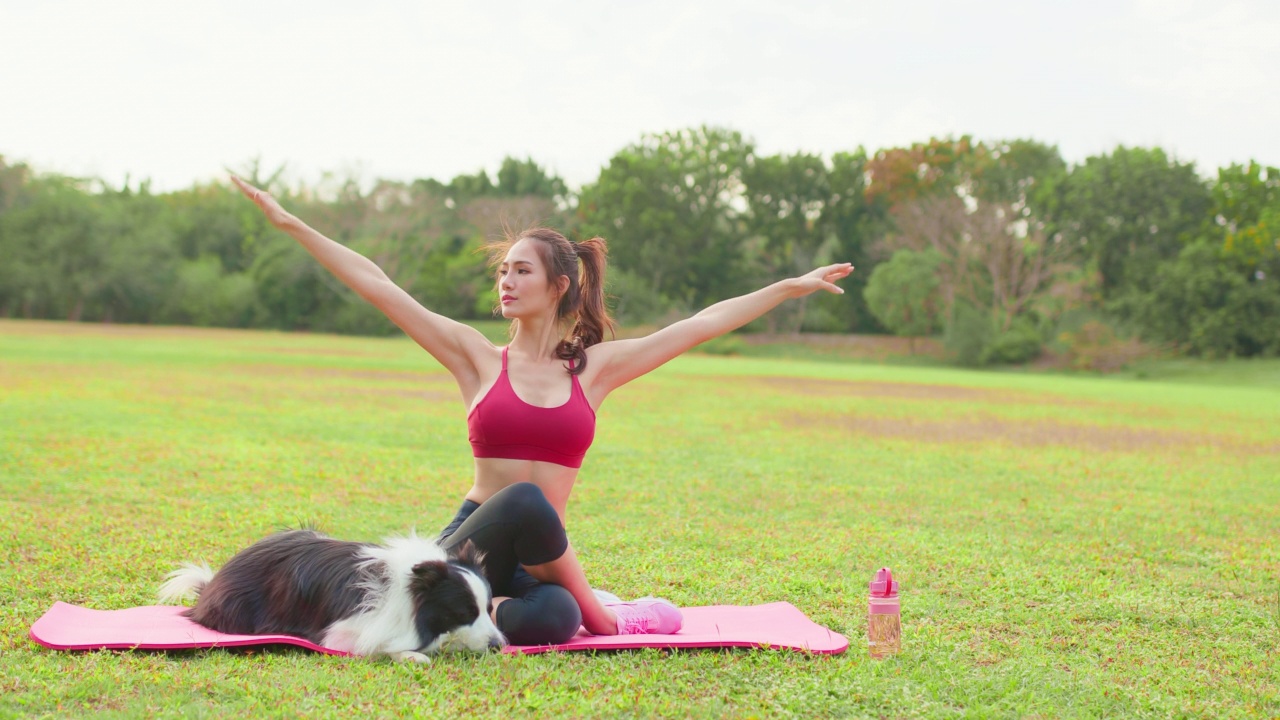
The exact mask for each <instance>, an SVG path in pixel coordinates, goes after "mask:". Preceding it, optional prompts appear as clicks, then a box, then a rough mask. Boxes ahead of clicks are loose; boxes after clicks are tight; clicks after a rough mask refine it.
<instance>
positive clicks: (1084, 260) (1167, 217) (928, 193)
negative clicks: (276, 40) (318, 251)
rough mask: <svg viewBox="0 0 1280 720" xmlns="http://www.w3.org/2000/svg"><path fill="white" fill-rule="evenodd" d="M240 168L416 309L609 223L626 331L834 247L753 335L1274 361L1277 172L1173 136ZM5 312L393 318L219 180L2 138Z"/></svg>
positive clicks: (212, 321) (474, 306)
mask: <svg viewBox="0 0 1280 720" xmlns="http://www.w3.org/2000/svg"><path fill="white" fill-rule="evenodd" d="M243 174H244V175H245V176H247V179H249V180H250V181H251V182H254V183H255V184H259V185H260V186H263V187H266V188H268V189H269V190H271V191H272V192H273V193H274V194H275V195H276V196H277V197H278V198H280V199H281V201H282V202H283V203H284V204H285V206H286V207H288V208H289V209H290V210H291V211H293V212H294V213H295V214H297V215H298V216H300V217H302V218H303V219H304V220H306V221H307V222H308V223H310V224H312V225H313V226H315V227H316V228H318V229H320V230H321V231H322V232H325V233H326V234H328V235H329V236H330V237H333V238H334V239H336V240H338V241H340V242H342V243H344V244H346V245H348V246H350V247H352V248H353V249H355V250H356V251H358V252H361V253H363V254H365V255H366V256H368V257H370V258H372V259H373V260H374V261H375V262H377V263H378V264H379V265H380V266H381V267H382V268H383V269H384V270H385V271H386V272H387V274H388V275H389V276H391V278H392V279H393V280H395V281H396V282H397V283H398V284H400V285H401V286H402V287H404V288H405V289H406V290H408V291H409V292H410V293H411V294H413V295H414V296H415V297H417V298H418V299H419V300H420V301H422V302H423V303H424V304H425V305H426V306H427V307H430V308H432V309H433V310H436V311H438V312H441V313H443V314H446V315H448V316H450V317H454V318H458V319H463V320H465V319H478V318H486V317H492V316H493V312H494V297H493V292H492V278H491V276H490V275H489V274H488V273H487V272H486V270H485V267H484V259H483V257H482V255H481V254H480V253H478V252H477V250H478V249H479V248H480V247H481V246H482V245H483V244H484V243H486V242H488V241H490V240H492V239H494V238H495V237H496V236H497V235H498V234H500V233H501V231H502V229H503V227H510V228H515V229H519V228H520V227H523V226H527V225H530V224H546V225H550V226H552V227H556V228H558V229H561V230H562V231H564V232H566V234H567V235H569V236H570V237H575V238H586V237H590V236H592V235H600V236H602V237H604V238H606V239H607V240H608V242H609V248H610V259H611V270H610V272H611V279H610V285H609V288H608V290H609V292H610V294H611V295H612V303H613V307H614V311H615V313H616V314H617V316H618V317H619V319H620V320H622V321H623V322H624V323H626V324H630V325H637V324H661V323H664V322H668V321H670V320H672V319H675V318H678V317H681V316H684V315H687V314H688V313H690V312H692V311H695V310H697V309H699V308H701V307H704V306H706V305H708V304H710V303H712V302H715V301H717V300H720V299H723V298H726V297H730V296H733V295H736V294H739V293H743V292H747V291H750V290H752V289H755V288H757V287H759V286H761V285H763V284H765V283H767V282H770V281H772V280H776V279H779V278H783V277H789V276H792V275H795V274H798V273H802V272H806V271H808V270H810V269H812V268H813V267H815V266H817V265H820V264H824V263H827V262H835V261H849V262H853V263H854V264H855V265H856V266H857V268H858V270H857V272H856V273H855V274H854V275H853V276H851V277H850V278H849V280H848V281H846V285H845V289H846V293H845V294H844V295H839V296H837V295H827V294H820V295H817V296H813V297H811V298H809V299H807V300H806V301H801V302H797V303H793V304H789V305H784V306H783V307H781V308H779V310H777V311H774V312H773V313H771V314H769V315H768V316H766V317H765V318H763V319H761V320H760V321H758V322H757V323H755V324H754V325H753V326H752V328H751V329H756V330H767V331H773V332H795V331H808V332H841V333H843V332H857V333H883V332H891V333H895V334H900V335H907V336H921V335H940V336H942V337H943V338H945V340H946V345H947V347H948V348H950V350H951V353H952V355H953V356H954V357H955V359H956V360H957V361H959V362H962V363H965V364H974V365H981V364H987V363H1007V362H1021V361H1025V360H1028V359H1030V358H1033V357H1035V356H1037V355H1038V354H1039V353H1040V352H1041V350H1042V348H1043V347H1044V346H1045V345H1046V344H1054V343H1061V342H1064V341H1067V342H1073V343H1075V345H1077V346H1081V347H1084V346H1097V345H1099V344H1103V345H1105V344H1106V343H1108V342H1118V341H1119V339H1122V338H1130V337H1132V338H1141V339H1143V340H1145V341H1147V342H1151V343H1158V344H1160V345H1161V346H1163V347H1166V348H1168V349H1170V350H1172V351H1174V352H1180V353H1187V354H1195V355H1204V356H1254V355H1277V354H1280V170H1277V169H1276V168H1273V167H1264V166H1261V165H1259V164H1257V163H1249V164H1247V165H1239V164H1237V165H1232V166H1230V167H1227V168H1222V169H1219V170H1218V171H1217V174H1216V177H1214V178H1212V179H1208V180H1206V179H1205V178H1203V177H1202V176H1201V175H1200V174H1199V172H1198V171H1197V169H1196V168H1195V167H1194V165H1193V164H1192V163H1186V162H1180V161H1178V160H1177V159H1176V158H1173V157H1170V156H1169V155H1167V154H1166V153H1165V152H1163V151H1162V150H1161V149H1159V148H1140V147H1118V148H1116V149H1115V150H1113V151H1111V152H1110V153H1107V154H1103V155H1097V156H1094V157H1090V158H1087V159H1086V160H1085V161H1083V162H1081V163H1079V164H1076V165H1069V164H1068V163H1066V162H1065V161H1064V160H1063V158H1062V157H1061V155H1060V154H1059V152H1058V150H1057V148H1056V147H1054V146H1051V145H1046V144H1043V143H1040V142H1037V141H1033V140H1011V141H979V140H974V139H973V138H970V137H961V138H946V139H933V140H930V141H928V142H921V143H916V144H913V145H911V146H908V147H894V148H887V149H882V150H878V151H876V152H873V153H868V152H867V151H865V150H863V149H858V150H854V151H850V152H840V153H835V154H834V155H832V156H830V157H823V156H819V155H814V154H808V153H794V154H777V155H764V154H761V153H759V152H757V151H756V149H755V147H754V144H753V143H752V142H751V141H750V140H749V139H748V138H745V137H744V136H743V135H742V134H741V133H739V132H735V131H732V130H728V129H723V128H714V127H700V128H690V129H684V130H678V131H672V132H667V133H660V134H652V135H646V136H644V137H642V138H641V139H640V140H639V141H637V142H635V143H633V144H631V145H628V146H627V147H625V148H623V149H622V150H620V151H619V152H618V153H617V154H615V155H614V156H613V157H612V158H611V159H610V160H609V162H608V164H607V165H605V166H604V167H603V168H602V169H601V171H600V174H599V176H598V177H597V178H596V179H595V180H594V181H592V182H590V183H587V184H586V185H584V186H583V187H582V188H580V189H579V190H578V191H576V192H573V191H571V190H570V189H569V188H568V187H567V185H566V184H565V182H564V181H563V180H562V179H561V178H559V177H556V176H555V175H554V174H553V173H551V172H549V171H548V170H547V169H546V168H544V167H542V166H540V165H539V164H537V163H536V162H534V161H532V160H529V159H524V160H521V159H516V158H507V159H506V160H504V161H503V163H502V165H501V167H500V168H499V170H498V172H497V173H496V175H495V176H494V177H490V176H489V174H488V173H486V172H484V171H480V172H477V173H475V174H464V175H459V176H457V177H455V178H453V179H451V180H449V181H448V182H443V181H439V180H435V179H430V178H426V179H418V180H414V181H412V182H401V181H389V180H379V181H377V182H375V183H373V185H372V186H371V187H368V188H362V186H361V184H360V183H358V182H356V181H355V180H354V179H351V178H340V177H335V176H326V177H325V178H324V179H322V180H321V181H320V182H319V183H316V184H313V185H308V184H305V183H303V184H294V185H289V184H286V183H285V182H283V181H282V179H281V177H282V171H281V170H276V171H274V172H268V171H266V170H264V169H263V168H261V167H260V166H258V165H257V164H253V163H251V164H250V165H249V166H248V167H247V168H245V169H244V170H243ZM0 257H2V258H3V261H2V262H0V316H3V317H23V318H58V319H68V320H80V321H102V322H129V323H165V324H194V325H208V326H223V327H260V328H277V329H286V330H294V329H306V330H314V331H329V332H341V333H362V334H383V333H390V332H394V328H393V327H392V326H391V325H390V324H389V323H388V322H387V321H386V319H385V318H383V317H382V316H381V314H379V313H378V312H377V311H376V310H374V309H372V308H371V307H369V306H367V305H366V304H365V303H364V302H363V301H361V300H360V299H359V298H358V297H356V296H355V295H354V293H352V292H350V291H349V290H347V289H346V288H345V287H343V286H341V284H340V283H338V282H337V281H336V280H334V279H333V278H332V277H331V276H329V275H328V274H327V272H325V271H324V269H323V268H322V267H320V266H319V265H318V264H317V263H315V262H314V261H313V260H312V259H311V258H310V256H309V255H307V253H306V252H305V251H304V250H302V249H301V247H300V246H298V245H297V243H295V242H294V241H293V240H291V239H290V238H288V237H287V236H285V235H284V234H282V233H279V232H277V231H275V230H274V229H273V228H271V227H270V226H268V225H267V224H266V222H265V221H264V220H263V218H262V216H261V214H260V213H259V212H258V211H257V209H256V208H255V207H254V206H253V205H251V204H250V203H248V202H245V201H244V200H243V198H242V197H240V196H239V195H238V193H236V192H235V190H234V189H233V188H232V187H231V186H230V184H229V183H226V182H215V183H211V184H202V185H196V186H193V187H191V188H189V189H185V190H180V191H176V192H168V193H154V192H152V191H151V190H150V188H149V187H148V184H147V183H145V182H143V183H140V184H137V185H136V186H135V185H132V184H130V183H128V182H126V183H125V184H124V185H123V186H122V187H113V186H110V185H108V184H106V183H104V182H102V181H100V180H96V179H84V178H70V177H65V176H59V175H55V174H49V173H38V172H36V171H34V170H33V169H32V168H30V167H28V166H27V165H24V164H11V163H6V162H5V161H4V159H3V157H0Z"/></svg>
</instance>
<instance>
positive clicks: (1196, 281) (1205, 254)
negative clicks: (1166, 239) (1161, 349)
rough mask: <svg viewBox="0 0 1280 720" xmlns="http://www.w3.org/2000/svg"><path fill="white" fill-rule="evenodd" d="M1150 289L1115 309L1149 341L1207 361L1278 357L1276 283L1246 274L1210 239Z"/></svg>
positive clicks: (1167, 268) (1164, 267)
mask: <svg viewBox="0 0 1280 720" xmlns="http://www.w3.org/2000/svg"><path fill="white" fill-rule="evenodd" d="M1152 275H1153V279H1152V282H1151V283H1150V289H1149V290H1145V291H1135V292H1132V293H1130V294H1128V295H1126V296H1125V297H1124V298H1122V299H1121V300H1120V301H1119V302H1118V303H1117V307H1118V308H1119V309H1120V310H1121V312H1122V313H1123V314H1124V315H1125V316H1126V317H1128V318H1129V319H1131V320H1133V321H1135V322H1136V324H1137V325H1138V326H1139V327H1140V328H1142V331H1143V334H1144V335H1145V336H1146V337H1148V338H1149V339H1153V340H1158V341H1164V342H1170V343H1173V344H1175V345H1176V346H1178V347H1179V348H1181V349H1183V350H1185V351H1187V352H1190V353H1192V354H1196V355H1205V356H1210V357H1223V356H1241V357H1244V356H1250V355H1276V354H1280V282H1277V281H1276V280H1275V279H1274V278H1263V279H1259V278H1256V277H1254V276H1251V275H1250V273H1249V271H1248V268H1247V267H1245V266H1243V265H1242V264H1241V263H1239V262H1237V261H1236V260H1235V259H1233V258H1231V257H1230V256H1229V255H1228V254H1227V253H1226V252H1225V251H1224V250H1223V248H1222V247H1221V246H1220V245H1217V244H1216V243H1215V242H1213V241H1211V240H1208V239H1201V240H1198V241H1196V242H1193V243H1191V244H1189V245H1188V246H1187V247H1185V248H1183V250H1182V251H1181V252H1180V253H1179V254H1178V257H1177V258H1175V259H1174V260H1171V261H1166V262H1164V263H1161V264H1160V266H1159V267H1157V268H1156V269H1155V271H1154V272H1153V273H1152Z"/></svg>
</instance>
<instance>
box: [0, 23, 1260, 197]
mask: <svg viewBox="0 0 1280 720" xmlns="http://www.w3.org/2000/svg"><path fill="white" fill-rule="evenodd" d="M1277 38H1280V2H1276V1H1275V0H1243V1H1239V2H1236V1H1232V0H1221V1H1212V0H1210V1H1200V0H1159V1H1147V0H1109V1H1104V2H1095V1H1094V0H1072V1H1067V0H1039V1H1037V0H1020V1H1017V2H1003V1H997V0H971V1H970V2H955V1H948V0H927V1H917V2H911V1H903V2H884V1H883V0H878V1H876V2H864V1H862V0H857V1H854V0H846V1H845V2H829V3H828V2H803V1H801V0H796V1H794V2H772V1H769V0H713V1H708V2H700V1H698V0H678V1H674V2H667V1H662V2H640V1H636V2H603V1H599V0H597V1H596V2H567V1H556V0H551V1H544V2H510V1H509V0H501V1H498V2H480V1H477V2H470V3H468V2H458V1H454V2H448V3H437V2H427V1H425V0H420V1H413V0H389V1H382V0H365V1H364V2H333V1H331V0H308V1H306V2H274V1H273V0H252V1H249V2H242V1H240V0H228V1H225V2H205V1H201V0H190V1H188V0H163V1H162V2H150V1H145V2H144V1H135V0H122V1H121V2H117V3H109V2H101V0H91V1H88V2H85V1H63V0H41V1H39V2H36V1H34V0H0V155H3V156H5V158H6V160H7V161H9V162H11V163H12V162H27V163H29V164H31V165H32V166H34V167H35V169H36V170H38V171H51V172H61V173H68V174H73V175H96V176H99V177H102V178H104V179H106V180H108V181H110V182H112V183H113V184H119V183H120V181H121V180H122V179H123V178H124V177H125V175H126V174H130V175H131V176H132V178H133V180H134V181H135V183H136V181H138V180H140V179H144V178H149V179H151V180H152V183H153V187H154V188H155V189H157V190H162V191H164V190H172V189H178V188H183V187H189V186H190V185H191V184H193V183H194V182H197V181H199V182H205V181H209V180H212V179H214V178H215V177H221V172H222V168H224V167H233V168H238V167H243V166H244V165H245V164H246V162H247V161H248V160H249V159H251V158H254V157H260V158H261V159H262V161H263V163H264V164H265V165H266V166H267V167H275V166H279V165H281V164H287V167H288V168H289V173H288V176H289V177H291V178H292V179H294V180H303V181H306V182H315V181H318V180H319V179H320V176H321V173H322V172H324V171H333V172H337V173H340V174H343V173H346V174H354V175H355V176H356V177H358V178H360V179H362V180H363V181H365V182H368V181H370V180H372V179H374V178H394V179H401V180H410V179H413V178H418V177H435V178H438V179H441V180H448V179H449V178H451V177H452V176H454V175H456V174H458V173H461V172H474V171H476V170H479V169H481V168H483V169H487V170H489V171H490V172H492V171H493V170H495V169H496V168H497V166H498V164H499V163H500V161H501V159H502V158H503V157H504V156H506V155H512V156H517V157H531V158H533V159H534V160H536V161H538V162H539V163H542V164H543V165H545V166H547V167H549V168H551V169H552V170H554V171H556V172H558V173H559V174H560V175H562V176H563V177H564V178H565V179H566V180H568V181H569V183H570V184H571V185H573V186H575V187H576V186H579V185H580V184H582V183H584V182H588V181H590V180H592V179H594V178H595V177H596V175H597V174H598V172H599V170H600V168H601V166H603V165H604V164H606V163H607V162H608V160H609V158H610V157H611V156H612V155H613V154H614V153H615V152H617V151H618V150H620V149H621V148H622V147H624V146H625V145H627V144H629V143H632V142H635V141H636V140H638V139H639V138H640V137H641V135H642V134H644V133H648V132H661V131H664V130H671V129H677V128H683V127H689V126H695V125H700V124H712V125H721V126H727V127H730V128H733V129H736V130H740V131H742V132H743V133H744V134H745V135H746V136H748V137H750V138H752V139H753V140H755V142H756V144H757V147H758V149H759V150H760V151H761V152H764V153H775V152H788V153H790V152H795V151H799V150H805V151H810V152H819V153H822V154H824V155H830V154H831V153H832V152H835V151H839V150H852V149H854V148H857V147H858V146H864V147H866V148H868V150H875V149H878V148H882V147H889V146H893V145H900V144H908V143H911V142H914V141H923V140H927V139H928V138H929V137H931V136H946V135H959V134H966V133H967V134H971V135H973V136H975V137H977V138H980V139H997V138H1014V137H1019V138H1034V139H1036V140H1040V141H1043V142H1047V143H1050V144H1056V145H1057V146H1058V147H1059V148H1060V150H1061V151H1062V153H1063V155H1064V156H1065V157H1066V158H1067V160H1069V161H1072V162H1078V161H1080V160H1082V159H1083V158H1085V157H1087V156H1089V155H1091V154H1096V153H1102V152H1107V151H1109V150H1111V149H1112V148H1114V147H1115V146H1116V145H1118V144H1124V145H1160V146H1162V147H1164V148H1165V149H1167V150H1169V151H1171V152H1172V153H1173V154H1174V155H1175V156H1177V157H1178V158H1180V159H1182V160H1192V161H1195V162H1196V163H1197V165H1198V166H1199V168H1200V171H1201V173H1202V174H1206V175H1208V174H1211V173H1212V172H1213V170H1214V169H1215V168H1217V167H1219V166H1222V165H1225V164H1228V163H1231V162H1245V161H1247V160H1249V159H1251V158H1253V159H1257V160H1259V161H1261V162H1263V163H1266V164H1269V165H1280V92H1277V90H1278V89H1280V71H1278V70H1277V69H1278V68H1280V42H1277Z"/></svg>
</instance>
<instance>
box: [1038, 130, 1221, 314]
mask: <svg viewBox="0 0 1280 720" xmlns="http://www.w3.org/2000/svg"><path fill="white" fill-rule="evenodd" d="M1060 203H1061V205H1060V209H1059V211H1058V212H1059V216H1060V217H1059V221H1058V223H1057V226H1058V230H1059V231H1060V232H1061V233H1062V235H1063V239H1064V241H1065V242H1067V243H1068V245H1069V247H1072V248H1073V249H1075V250H1076V251H1077V252H1079V253H1081V254H1082V256H1083V257H1085V258H1087V259H1088V260H1090V261H1091V262H1093V263H1094V264H1095V266H1096V267H1097V269H1098V272H1099V274H1100V275H1101V279H1102V292H1103V295H1104V297H1105V298H1107V299H1113V298H1116V297H1118V296H1120V295H1121V294H1123V293H1124V292H1125V291H1127V290H1128V289H1130V288H1132V289H1136V290H1139V291H1141V290H1144V289H1147V288H1149V287H1150V283H1149V280H1150V278H1151V277H1152V274H1151V270H1152V269H1153V268H1154V267H1155V266H1156V265H1157V264H1158V263H1159V262H1160V261H1161V260H1168V259H1173V258H1175V257H1177V255H1178V252H1179V251H1180V250H1181V248H1182V247H1183V245H1184V244H1186V243H1187V242H1189V241H1191V240H1193V239H1194V238H1195V237H1196V236H1198V235H1199V233H1200V232H1201V231H1202V230H1203V229H1204V228H1205V226H1206V223H1207V222H1208V221H1209V218H1210V207H1211V205H1210V203H1211V199H1210V195H1209V188H1208V187H1207V185H1206V183H1205V182H1204V181H1202V180H1201V179H1200V177H1199V176H1198V175H1197V174H1196V170H1195V166H1194V165H1193V164H1192V163H1180V162H1178V161H1177V160H1174V159H1173V158H1170V157H1169V156H1167V155H1165V153H1164V151H1163V150H1161V149H1160V148H1150V149H1148V148H1126V147H1118V148H1116V149H1115V150H1114V151H1113V152H1112V153H1111V154H1109V155H1099V156H1094V157H1090V158H1087V159H1086V160H1085V161H1084V163H1083V164H1081V165H1078V166H1076V167H1075V168H1073V169H1072V170H1071V173H1070V175H1068V176H1067V178H1066V179H1065V181H1064V182H1063V185H1062V191H1061V200H1060Z"/></svg>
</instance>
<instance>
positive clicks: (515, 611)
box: [497, 583, 582, 645]
mask: <svg viewBox="0 0 1280 720" xmlns="http://www.w3.org/2000/svg"><path fill="white" fill-rule="evenodd" d="M497 616H498V618H497V619H498V629H499V630H501V631H502V634H503V635H506V636H507V640H508V641H509V642H511V643H512V644H514V645H548V644H556V643H562V642H567V641H568V640H569V639H570V638H572V637H573V636H574V635H575V634H576V633H577V632H578V628H579V627H581V626H582V610H581V609H580V608H579V607H578V602H577V601H576V600H574V599H573V595H571V594H570V593H569V591H568V590H565V589H564V588H562V587H560V586H559V585H552V584H550V583H542V584H540V585H538V587H536V588H535V589H533V590H530V591H529V592H528V593H526V594H525V595H524V596H523V597H516V598H510V599H508V600H505V601H503V603H502V604H501V605H499V606H498V612H497Z"/></svg>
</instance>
